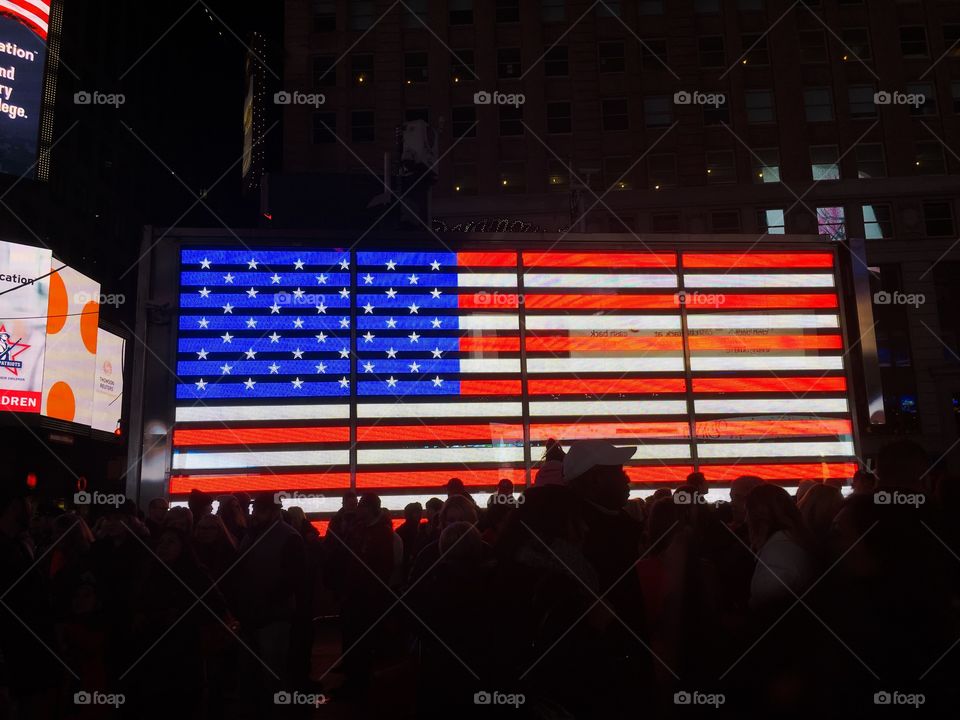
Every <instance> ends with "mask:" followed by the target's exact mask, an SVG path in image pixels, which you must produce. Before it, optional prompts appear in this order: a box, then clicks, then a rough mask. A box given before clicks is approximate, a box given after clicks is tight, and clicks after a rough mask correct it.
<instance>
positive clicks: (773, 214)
mask: <svg viewBox="0 0 960 720" xmlns="http://www.w3.org/2000/svg"><path fill="white" fill-rule="evenodd" d="M784 217H785V213H784V211H783V210H782V209H774V210H758V211H757V226H758V227H759V228H760V232H764V233H766V234H767V235H784V234H786V232H787V223H786V220H785V219H784Z"/></svg>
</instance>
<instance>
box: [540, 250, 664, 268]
mask: <svg viewBox="0 0 960 720" xmlns="http://www.w3.org/2000/svg"><path fill="white" fill-rule="evenodd" d="M523 264H524V266H525V267H527V268H534V267H549V268H595V267H609V268H661V267H669V268H672V267H676V266H677V256H676V254H675V253H672V252H671V253H601V252H595V253H571V252H525V253H524V254H523Z"/></svg>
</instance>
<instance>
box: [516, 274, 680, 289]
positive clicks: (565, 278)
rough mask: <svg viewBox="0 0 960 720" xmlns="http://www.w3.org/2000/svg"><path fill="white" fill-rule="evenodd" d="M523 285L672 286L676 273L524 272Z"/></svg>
mask: <svg viewBox="0 0 960 720" xmlns="http://www.w3.org/2000/svg"><path fill="white" fill-rule="evenodd" d="M523 286H524V287H528V288H674V287H676V286H677V276H676V275H664V274H663V273H658V274H654V273H647V274H645V275H639V274H637V275H629V274H628V275H605V274H601V273H582V274H575V273H534V272H530V273H526V274H525V275H524V276H523Z"/></svg>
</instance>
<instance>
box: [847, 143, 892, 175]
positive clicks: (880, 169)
mask: <svg viewBox="0 0 960 720" xmlns="http://www.w3.org/2000/svg"><path fill="white" fill-rule="evenodd" d="M854 156H855V157H856V160H857V177H858V178H860V179H861V180H867V179H869V178H880V177H886V176H887V166H886V163H885V162H884V158H883V145H880V144H874V143H869V144H868V143H865V144H862V145H857V147H856V148H854Z"/></svg>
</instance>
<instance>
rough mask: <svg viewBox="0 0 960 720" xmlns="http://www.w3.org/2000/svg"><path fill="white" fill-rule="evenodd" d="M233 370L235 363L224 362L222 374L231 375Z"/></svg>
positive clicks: (221, 369)
mask: <svg viewBox="0 0 960 720" xmlns="http://www.w3.org/2000/svg"><path fill="white" fill-rule="evenodd" d="M231 370H233V365H229V364H227V363H224V364H223V365H221V366H220V374H221V375H229V374H230V371H231Z"/></svg>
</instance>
